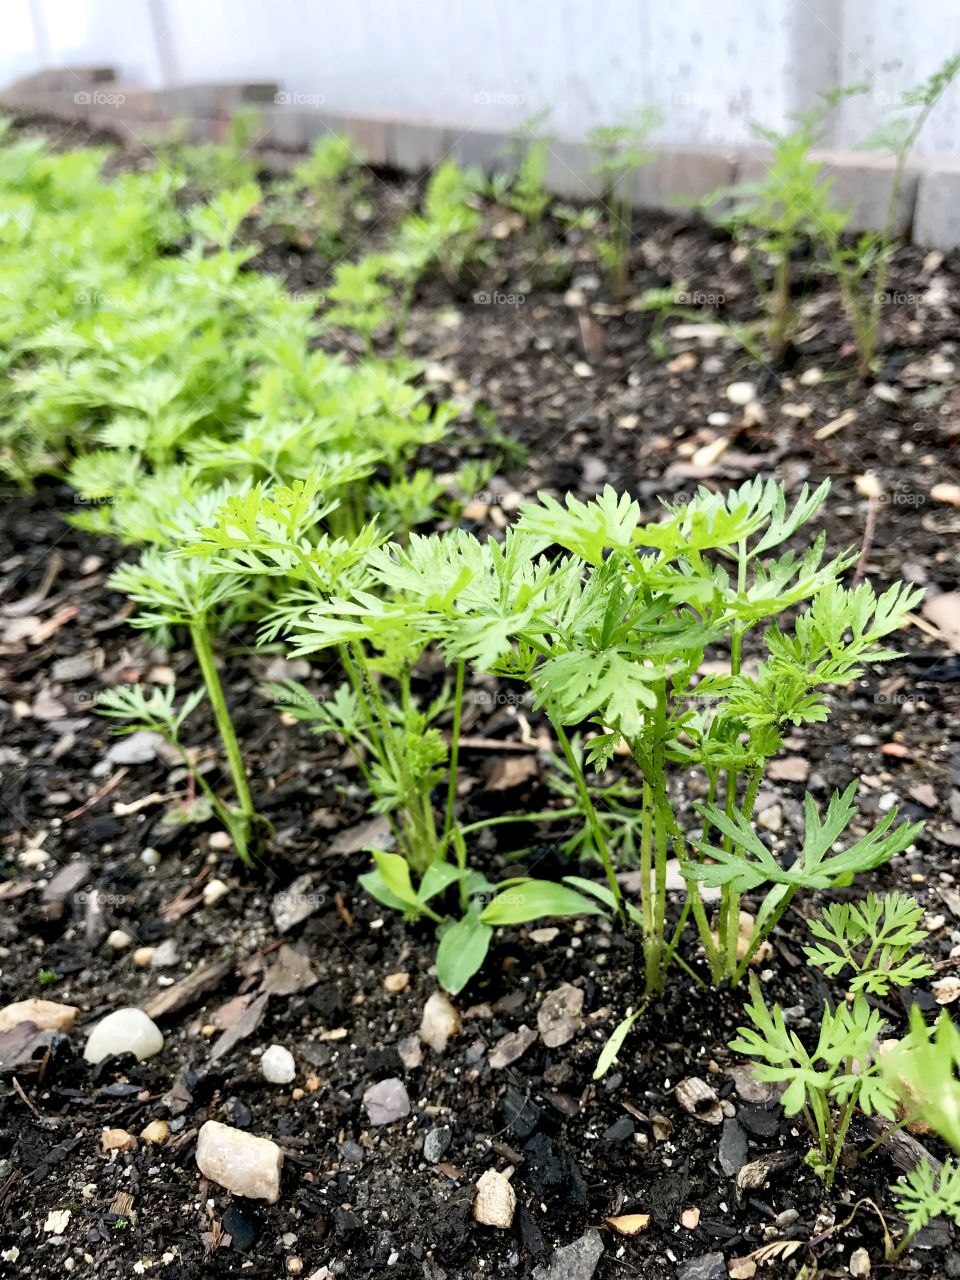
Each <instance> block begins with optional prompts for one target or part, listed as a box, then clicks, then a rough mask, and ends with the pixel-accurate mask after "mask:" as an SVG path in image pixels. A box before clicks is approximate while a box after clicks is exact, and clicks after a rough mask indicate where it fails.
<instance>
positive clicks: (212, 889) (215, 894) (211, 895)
mask: <svg viewBox="0 0 960 1280" xmlns="http://www.w3.org/2000/svg"><path fill="white" fill-rule="evenodd" d="M229 892H230V890H229V889H228V888H227V886H226V885H225V884H224V883H223V881H222V880H208V881H207V883H206V884H205V885H204V886H203V905H204V906H205V907H212V906H213V905H214V903H216V902H219V901H220V899H221V898H222V897H224V896H225V895H226V894H228V893H229Z"/></svg>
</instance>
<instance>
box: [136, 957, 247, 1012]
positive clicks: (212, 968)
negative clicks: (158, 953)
mask: <svg viewBox="0 0 960 1280" xmlns="http://www.w3.org/2000/svg"><path fill="white" fill-rule="evenodd" d="M232 969H233V961H232V960H210V961H208V962H207V963H206V964H202V965H200V966H199V968H197V969H194V970H193V972H192V973H188V974H187V976H186V977H185V978H181V979H180V981H179V982H175V983H174V984H173V986H172V987H167V988H166V990H164V991H160V992H158V993H157V995H155V996H154V997H153V999H152V1000H149V1001H148V1002H147V1004H146V1006H145V1011H146V1013H147V1014H148V1015H149V1016H150V1017H151V1018H153V1019H154V1021H156V1019H158V1018H166V1017H169V1015H170V1014H171V1013H177V1012H178V1011H179V1010H180V1009H185V1008H186V1007H187V1005H191V1004H194V1003H195V1002H196V1001H197V1000H199V999H200V997H201V996H203V995H206V994H207V992H208V991H212V990H213V989H214V988H215V987H218V986H219V985H220V983H221V982H222V981H223V980H224V978H225V977H226V976H227V974H228V973H230V971H231V970H232Z"/></svg>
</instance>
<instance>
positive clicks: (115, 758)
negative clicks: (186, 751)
mask: <svg viewBox="0 0 960 1280" xmlns="http://www.w3.org/2000/svg"><path fill="white" fill-rule="evenodd" d="M162 746H163V737H162V735H161V734H159V733H153V732H152V731H151V730H149V729H138V730H137V732H136V733H131V734H129V735H128V736H127V737H126V738H120V739H119V741H117V742H115V743H114V744H113V746H112V747H110V749H109V750H108V751H107V759H108V760H109V761H110V763H111V764H149V763H150V761H151V760H154V759H156V756H157V752H158V751H159V750H160V748H161V747H162Z"/></svg>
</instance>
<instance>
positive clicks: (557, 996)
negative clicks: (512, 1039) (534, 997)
mask: <svg viewBox="0 0 960 1280" xmlns="http://www.w3.org/2000/svg"><path fill="white" fill-rule="evenodd" d="M582 1008H583V992H582V991H581V990H580V988H579V987H575V986H573V985H572V983H569V982H564V983H563V984H562V986H559V987H557V989H556V990H555V991H551V992H550V993H549V995H547V996H546V997H545V999H544V1001H543V1004H542V1005H541V1006H540V1008H539V1010H538V1011H537V1026H538V1027H539V1028H540V1035H541V1036H542V1037H543V1043H544V1044H545V1045H546V1046H547V1048H548V1049H557V1048H559V1047H560V1045H564V1044H566V1043H567V1042H568V1041H569V1040H572V1039H573V1037H574V1036H575V1035H576V1034H577V1032H578V1031H579V1030H580V1026H581V1021H582V1020H581V1017H580V1011H581V1009H582Z"/></svg>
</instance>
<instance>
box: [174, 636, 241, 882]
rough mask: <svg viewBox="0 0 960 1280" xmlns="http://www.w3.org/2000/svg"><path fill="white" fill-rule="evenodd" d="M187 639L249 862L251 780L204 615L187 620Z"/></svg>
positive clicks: (239, 845)
mask: <svg viewBox="0 0 960 1280" xmlns="http://www.w3.org/2000/svg"><path fill="white" fill-rule="evenodd" d="M190 639H191V641H192V642H193V650H194V653H195V654H196V655H197V662H198V663H199V664H200V672H201V675H202V676H203V682H204V684H205V685H206V689H207V696H208V698H209V699H210V706H211V707H212V708H213V718H214V720H215V721H216V725H217V732H218V733H219V734H220V741H221V743H222V744H223V750H224V754H225V756H226V758H227V766H228V767H229V770H230V778H231V781H232V782H233V790H234V794H235V795H236V798H237V812H238V815H239V819H240V832H241V836H242V838H241V842H240V843H238V852H239V854H240V858H241V860H242V861H243V862H245V863H247V865H250V861H251V859H250V850H249V842H250V835H251V832H252V830H253V827H254V824H255V821H256V810H255V809H254V807H253V797H252V796H251V794H250V784H249V782H248V781H247V772H246V769H245V768H244V765H243V755H242V754H241V751H240V744H239V742H238V741H237V735H236V733H235V732H234V728H233V721H232V720H231V719H230V711H229V709H228V708H227V700H226V698H225V697H224V693H223V685H222V684H221V683H220V675H219V672H218V671H217V664H216V660H215V658H214V656H213V646H212V644H211V642H210V632H209V630H208V628H207V624H206V619H204V618H198V619H197V620H196V621H195V622H192V623H191V624H190Z"/></svg>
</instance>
